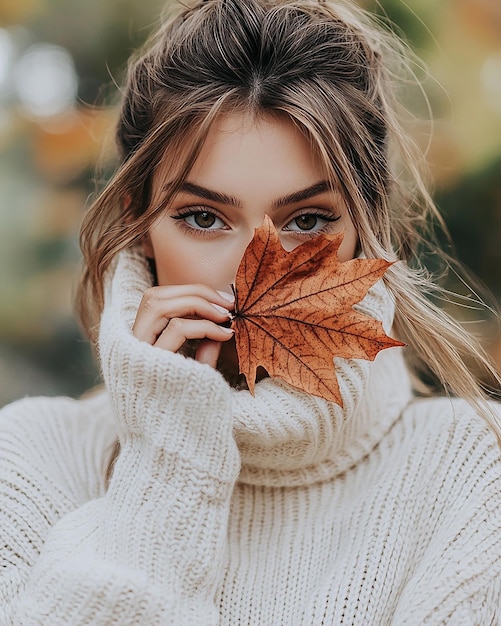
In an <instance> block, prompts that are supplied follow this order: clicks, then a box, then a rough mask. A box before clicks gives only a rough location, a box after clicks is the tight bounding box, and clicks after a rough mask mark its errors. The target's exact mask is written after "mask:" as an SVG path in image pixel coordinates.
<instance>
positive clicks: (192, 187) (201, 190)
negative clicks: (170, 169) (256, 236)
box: [179, 180, 332, 209]
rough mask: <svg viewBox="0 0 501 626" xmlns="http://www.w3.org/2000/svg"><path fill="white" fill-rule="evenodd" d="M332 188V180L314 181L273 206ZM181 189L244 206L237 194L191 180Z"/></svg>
mask: <svg viewBox="0 0 501 626" xmlns="http://www.w3.org/2000/svg"><path fill="white" fill-rule="evenodd" d="M331 190H332V185H331V184H330V182H329V181H328V180H321V181H319V182H317V183H314V184H313V185H310V186H309V187H306V188H305V189H300V190H299V191H294V192H293V193H289V194H287V195H286V196H282V197H281V198H278V199H277V200H274V201H273V203H272V208H273V209H279V208H282V207H284V206H287V205H289V204H295V203H297V202H303V201H304V200H308V199H309V198H313V197H314V196H318V195H319V194H321V193H325V192H326V191H331ZM179 191H180V192H183V191H184V192H185V193H189V194H192V195H194V196H198V197H199V198H204V199H205V200H210V201H212V202H217V203H218V204H227V205H231V206H235V207H239V208H242V207H243V203H242V201H241V200H239V199H238V198H236V197H235V196H229V195H227V194H225V193H221V192H219V191H214V190H212V189H207V187H202V186H201V185H196V184H195V183H190V182H189V181H185V182H184V183H183V184H182V185H181V187H180V188H179Z"/></svg>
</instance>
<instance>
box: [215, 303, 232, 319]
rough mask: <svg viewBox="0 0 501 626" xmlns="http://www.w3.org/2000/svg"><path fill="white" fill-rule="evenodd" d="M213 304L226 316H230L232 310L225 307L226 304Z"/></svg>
mask: <svg viewBox="0 0 501 626" xmlns="http://www.w3.org/2000/svg"><path fill="white" fill-rule="evenodd" d="M212 306H213V307H214V308H215V309H217V310H218V311H219V312H220V313H222V314H223V315H226V317H230V312H229V311H228V309H225V308H224V306H219V304H214V303H212Z"/></svg>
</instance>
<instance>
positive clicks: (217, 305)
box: [132, 285, 233, 367]
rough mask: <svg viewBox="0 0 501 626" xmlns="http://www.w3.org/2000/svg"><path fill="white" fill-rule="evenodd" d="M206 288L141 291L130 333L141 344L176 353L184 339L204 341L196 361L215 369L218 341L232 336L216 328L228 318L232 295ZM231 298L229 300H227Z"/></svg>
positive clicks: (177, 287) (193, 286) (191, 286)
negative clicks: (142, 292) (141, 296)
mask: <svg viewBox="0 0 501 626" xmlns="http://www.w3.org/2000/svg"><path fill="white" fill-rule="evenodd" d="M222 293H223V292H218V291H216V290H214V289H211V288H210V287H207V286H205V285H170V286H164V287H150V288H149V289H147V290H146V291H145V292H144V295H143V298H142V300H141V304H140V305H139V309H138V312H137V315H136V319H135V322H134V326H133V328H132V332H133V334H134V336H135V337H136V338H137V339H139V340H140V341H146V342H147V343H149V344H151V345H153V346H157V347H159V348H163V349H164V350H170V351H171V352H177V351H178V350H179V348H180V347H181V346H182V345H183V344H184V342H185V341H186V340H187V339H205V340H206V341H202V342H201V344H200V345H199V347H198V349H197V353H196V357H195V358H196V360H197V361H200V362H201V363H207V364H209V365H211V366H212V367H216V363H217V359H218V357H219V352H220V350H221V342H223V341H228V339H231V337H232V336H233V330H232V329H231V328H225V327H223V326H219V324H221V323H223V322H227V321H228V320H229V319H230V314H229V309H231V308H232V307H233V296H232V295H231V294H225V295H226V296H227V298H225V297H224V296H223V295H221V294H222ZM230 298H231V300H230Z"/></svg>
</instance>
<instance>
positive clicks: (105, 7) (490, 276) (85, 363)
mask: <svg viewBox="0 0 501 626" xmlns="http://www.w3.org/2000/svg"><path fill="white" fill-rule="evenodd" d="M361 1H362V0H361ZM364 5H365V6H367V7H369V8H371V9H373V10H376V11H378V12H379V13H381V14H385V15H386V17H387V18H388V19H390V20H391V21H392V22H393V23H394V24H395V27H396V28H398V29H399V30H400V32H401V33H403V34H404V35H405V37H406V38H407V40H408V42H409V43H410V45H411V46H412V47H413V48H414V49H415V50H416V52H417V53H418V55H419V56H420V57H421V58H423V59H424V61H425V62H426V64H427V66H428V68H429V76H427V77H425V76H423V73H422V72H419V74H420V76H421V77H422V78H423V79H424V86H425V89H426V92H427V95H428V98H429V101H430V104H431V109H432V113H433V117H434V119H435V125H434V129H433V137H432V139H431V143H430V145H429V147H428V158H429V162H430V165H431V170H432V177H433V182H434V188H435V192H434V193H435V197H436V199H437V202H438V204H439V206H440V208H441V210H442V212H443V214H444V216H445V219H446V221H447V224H448V227H449V229H450V232H451V234H452V237H453V240H454V245H455V247H456V252H457V255H458V256H459V258H460V260H462V261H463V262H464V263H466V264H467V266H468V267H469V268H470V269H471V270H472V271H473V272H474V273H475V274H476V275H477V276H478V277H479V278H480V279H481V280H482V281H483V282H484V283H485V284H486V285H487V287H488V288H489V289H490V290H491V292H492V293H493V294H494V297H495V299H497V302H498V303H499V302H500V301H501V2H500V1H499V0H407V2H401V1H400V0H381V1H380V2H378V3H376V2H375V1H373V0H365V1H364ZM162 6H163V2H162V1H160V0H143V1H142V2H137V0H105V1H103V0H86V1H85V2H82V1H81V0H7V1H5V0H4V1H3V3H2V4H0V212H1V213H0V406H1V405H3V404H5V403H6V402H9V401H11V400H13V399H16V398H19V397H22V396H24V395H35V394H44V395H52V394H59V393H63V394H70V395H77V394H79V393H81V392H82V391H84V390H85V389H87V388H89V387H90V386H92V385H94V384H95V383H97V382H98V380H99V378H98V373H97V369H96V367H95V365H94V363H93V359H92V356H91V351H90V348H89V346H88V344H87V342H86V341H85V340H84V339H83V337H82V336H81V334H80V332H79V329H78V326H77V324H76V323H75V321H74V317H73V311H72V301H73V295H74V291H75V285H76V281H77V277H78V273H79V269H80V254H79V249H78V228H79V223H80V220H81V217H82V214H83V212H84V210H85V207H86V206H87V205H88V202H89V198H90V196H91V195H92V193H93V191H94V180H93V179H94V175H95V167H96V164H97V163H98V162H99V163H100V164H101V165H103V166H104V167H105V168H106V165H107V164H110V163H112V160H113V149H112V133H113V122H114V119H115V115H116V110H115V108H114V107H113V106H112V105H111V103H112V98H113V94H114V92H115V90H116V89H115V87H114V82H116V81H118V82H120V80H121V77H122V71H123V67H124V64H125V61H126V59H127V57H128V56H129V54H130V53H131V51H132V50H133V49H135V48H136V47H137V46H138V45H139V44H140V43H141V42H142V41H143V40H144V39H145V38H146V36H147V35H148V33H149V32H150V30H151V27H152V26H153V25H154V24H155V22H156V20H157V18H158V15H159V14H160V11H161V8H162ZM410 93H411V96H410V98H409V105H410V106H411V108H413V109H414V110H415V111H416V113H418V114H423V113H425V114H426V110H425V103H424V100H423V98H422V96H420V95H419V94H418V92H417V91H416V93H414V92H410ZM96 104H98V105H99V106H95V105H96ZM428 131H429V128H428V127H426V126H422V127H421V126H420V125H416V128H415V131H414V132H415V136H416V141H417V142H419V143H424V142H427V141H428V134H429V132H428ZM456 283H457V281H455V280H454V279H451V282H450V285H451V286H452V287H456V286H457V284H456ZM459 315H460V316H461V317H462V318H463V319H464V320H465V321H466V322H467V323H469V324H471V325H474V326H475V327H476V328H477V327H478V329H479V330H481V331H483V332H484V334H485V336H486V346H487V348H488V349H489V350H490V351H491V353H492V354H493V356H494V358H495V359H496V360H497V362H498V363H499V364H501V333H500V329H499V327H498V325H497V324H496V322H495V316H493V315H489V314H488V312H487V311H485V310H476V309H475V310H471V309H463V310H462V311H460V312H459Z"/></svg>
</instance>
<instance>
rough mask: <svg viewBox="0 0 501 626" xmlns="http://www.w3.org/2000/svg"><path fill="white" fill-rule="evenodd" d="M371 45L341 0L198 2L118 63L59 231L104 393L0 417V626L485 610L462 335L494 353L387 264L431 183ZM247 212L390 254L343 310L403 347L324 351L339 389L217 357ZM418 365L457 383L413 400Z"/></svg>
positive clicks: (493, 557)
mask: <svg viewBox="0 0 501 626" xmlns="http://www.w3.org/2000/svg"><path fill="white" fill-rule="evenodd" d="M393 45H394V44H393V43H392V42H391V39H389V38H388V37H387V36H386V35H384V34H382V33H381V32H380V31H379V30H378V29H377V28H375V27H374V26H373V25H372V23H371V22H370V19H369V18H368V17H367V16H366V15H365V14H364V13H363V12H362V11H360V10H357V9H355V7H353V6H352V5H351V4H349V3H344V2H338V1H336V2H332V3H324V2H322V3H315V2H310V1H304V2H294V3H288V2H273V3H268V2H262V1H259V0H229V1H228V0H209V1H208V2H203V3H195V4H194V5H192V6H188V7H185V6H183V7H178V8H176V9H175V10H173V11H172V15H171V17H170V18H169V19H168V20H167V22H166V23H165V25H163V26H162V27H161V28H160V29H159V30H158V32H157V33H156V34H155V35H154V36H153V38H152V40H151V41H150V42H149V44H148V47H147V48H146V50H145V51H143V53H142V54H141V55H140V56H138V57H137V58H136V59H135V60H134V61H133V62H132V63H131V65H130V69H129V75H128V80H127V85H126V88H125V90H124V93H123V100H122V113H121V118H120V121H119V123H118V127H117V140H118V146H119V151H120V154H121V165H120V167H119V168H118V170H117V172H116V174H115V176H114V178H113V179H112V180H111V181H110V183H109V184H108V186H107V188H106V189H105V190H104V192H103V193H102V194H101V195H100V197H99V198H98V199H97V200H96V202H95V204H94V206H93V207H92V208H91V209H90V211H89V213H88V215H87V216H86V218H85V221H84V225H83V230H82V249H83V252H84V259H85V272H84V276H83V281H82V285H81V289H80V294H79V302H80V307H81V314H82V315H81V316H82V320H83V324H84V326H85V328H86V329H87V331H88V333H89V336H90V337H91V338H92V339H95V340H97V341H98V351H99V358H100V363H101V368H102V373H103V378H104V381H105V389H104V390H103V391H101V392H99V393H96V394H93V395H91V396H90V397H88V398H86V399H82V400H78V401H75V400H70V399H66V398H57V399H41V398H37V399H28V400H23V401H20V402H18V403H15V404H13V405H11V406H10V407H7V408H5V409H4V410H3V411H2V413H1V414H0V425H1V433H2V435H1V445H2V454H1V457H0V458H1V461H0V476H1V477H2V491H1V493H0V516H1V517H0V519H1V520H2V538H3V541H2V547H1V554H2V565H3V567H2V574H1V576H2V577H1V580H0V598H1V603H0V605H1V607H2V608H1V609H0V610H1V611H2V613H0V615H1V617H2V623H7V624H10V623H14V624H45V623H50V624H96V625H101V624H203V625H209V624H232V625H233V624H287V625H290V624H357V625H358V624H371V625H373V624H395V625H397V624H398V625H402V624H455V625H456V624H484V623H485V624H490V623H496V621H498V620H500V619H501V612H500V597H501V576H500V574H501V571H500V570H501V537H500V534H499V526H500V522H501V519H500V518H501V490H500V485H501V458H500V457H501V455H500V450H499V445H498V442H497V440H496V434H499V431H497V430H496V429H497V428H498V425H497V422H496V420H497V419H498V418H499V407H498V406H497V405H495V404H494V403H490V404H489V403H488V402H487V401H486V400H485V398H484V396H483V392H482V390H481V388H480V386H479V384H478V383H477V382H476V380H475V379H474V377H473V375H472V374H471V373H470V372H469V370H468V368H467V367H466V365H465V364H464V362H463V360H462V358H461V357H460V356H459V355H460V354H462V355H466V356H470V355H472V356H473V357H474V358H475V360H476V361H477V362H478V363H479V364H480V365H482V366H483V367H484V368H485V369H486V370H487V371H490V372H491V373H493V372H492V368H491V366H490V365H489V363H488V361H487V360H486V358H485V357H484V356H483V355H482V352H481V351H480V349H479V348H478V347H477V345H476V343H475V342H474V340H473V338H471V337H469V336H468V335H467V333H466V332H464V331H462V330H461V329H460V328H459V327H458V326H457V324H455V323H454V322H453V321H452V320H451V319H450V318H448V316H447V315H446V314H445V313H443V312H440V311H439V310H437V309H436V308H434V306H433V305H432V304H431V303H430V302H429V301H428V300H427V298H426V297H425V295H423V294H424V292H425V291H426V290H427V289H429V288H430V285H429V284H428V283H427V282H426V280H425V279H424V278H423V277H422V275H421V273H419V272H418V271H415V270H412V269H411V268H410V266H409V265H408V261H410V260H412V258H413V256H415V255H416V246H417V242H418V235H417V233H416V232H415V225H416V223H417V221H418V219H422V217H423V215H424V214H425V213H426V211H427V210H433V205H432V203H431V200H430V199H429V196H428V195H427V193H426V190H425V188H424V186H423V184H422V182H421V179H420V178H419V175H418V173H417V170H416V167H415V162H414V157H413V155H412V154H411V152H409V150H408V148H407V147H406V146H407V142H406V140H405V137H404V135H403V134H402V132H401V131H400V126H399V124H398V121H397V117H398V116H397V113H396V109H397V105H396V103H395V102H394V96H393V93H394V92H393V87H392V80H393V79H392V75H391V73H390V69H389V68H390V67H391V63H392V61H391V59H395V58H396V57H395V56H394V53H392V52H391V48H392V46H393ZM389 54H393V56H390V57H389V56H388V55H389ZM395 151H396V154H397V155H398V157H399V160H400V162H399V167H400V169H401V165H402V163H403V164H405V165H406V166H407V169H408V171H409V172H410V173H411V174H412V176H413V177H414V178H413V180H414V185H413V186H412V187H411V189H410V190H409V191H408V192H406V191H405V187H404V184H403V183H402V181H401V180H400V178H398V177H397V175H396V174H395V171H396V170H394V168H393V166H392V163H393V158H392V155H393V154H394V152H395ZM265 214H268V215H270V217H271V218H272V219H273V222H274V224H275V227H276V229H277V232H278V234H279V236H280V239H281V242H282V244H283V246H284V248H286V249H288V250H292V249H293V248H295V247H296V246H297V245H299V244H300V243H301V242H303V241H305V240H308V239H311V238H314V237H316V236H317V235H318V234H319V233H336V232H342V233H343V234H344V239H343V243H342V247H341V249H340V252H339V258H340V260H341V261H347V260H350V259H352V258H354V257H355V256H358V255H361V254H362V255H365V256H366V257H369V258H374V257H382V258H386V259H388V260H391V261H393V260H400V262H398V263H395V264H393V265H392V266H391V268H390V269H389V270H388V272H387V274H386V276H385V280H384V282H383V281H379V282H377V283H376V284H375V285H374V286H373V287H372V288H371V289H370V290H369V292H368V293H367V295H366V296H365V298H364V299H363V300H362V301H361V302H360V303H359V304H358V305H356V307H355V308H357V310H359V311H361V312H363V313H365V314H367V315H368V316H370V317H373V318H375V319H376V320H380V321H381V322H382V323H383V326H384V328H385V330H386V332H388V333H390V332H392V333H393V334H394V335H397V336H398V338H399V339H401V340H402V341H404V342H405V343H406V344H407V347H406V348H391V349H389V350H385V351H384V352H382V353H381V354H379V355H378V357H377V358H376V360H375V361H374V362H369V361H364V360H360V359H341V358H335V359H334V361H335V367H336V373H337V378H338V381H339V387H340V391H341V396H342V406H341V403H339V404H336V403H334V402H331V401H327V400H323V399H321V398H319V397H317V396H313V395H310V394H307V393H305V392H302V391H300V390H298V389H296V388H294V387H291V386H289V385H288V384H286V383H284V382H282V381H281V380H280V379H279V378H271V377H268V376H267V375H266V372H262V373H261V374H260V376H259V382H258V384H256V387H255V393H254V395H252V394H251V393H250V392H249V391H248V390H247V389H246V388H245V384H243V381H242V380H241V377H240V376H239V368H238V364H237V360H236V354H235V342H234V336H233V332H232V330H231V328H227V326H228V321H229V319H230V317H231V311H232V310H233V305H234V303H233V300H232V296H231V285H232V284H233V282H234V279H235V274H236V271H237V267H238V264H239V262H240V259H241V258H242V255H243V253H244V250H245V248H246V246H247V244H248V243H249V241H250V240H251V239H252V237H253V233H254V229H255V228H257V227H259V226H260V224H261V222H262V221H263V219H264V216H265ZM404 353H407V354H408V356H409V358H408V359H407V361H408V364H407V365H406V363H405V362H404ZM188 355H191V356H188ZM423 363H425V364H426V365H427V366H428V367H429V368H430V369H431V370H432V371H434V372H435V374H436V375H437V377H438V379H439V380H440V381H441V382H442V383H443V384H444V387H445V391H446V392H452V393H453V394H454V395H455V396H457V398H456V399H451V398H448V397H442V398H418V397H416V394H415V393H413V390H412V385H411V378H410V373H411V372H413V371H414V372H415V371H419V367H420V364H423ZM408 368H409V369H408ZM117 441H118V442H119V443H118V445H117Z"/></svg>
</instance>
